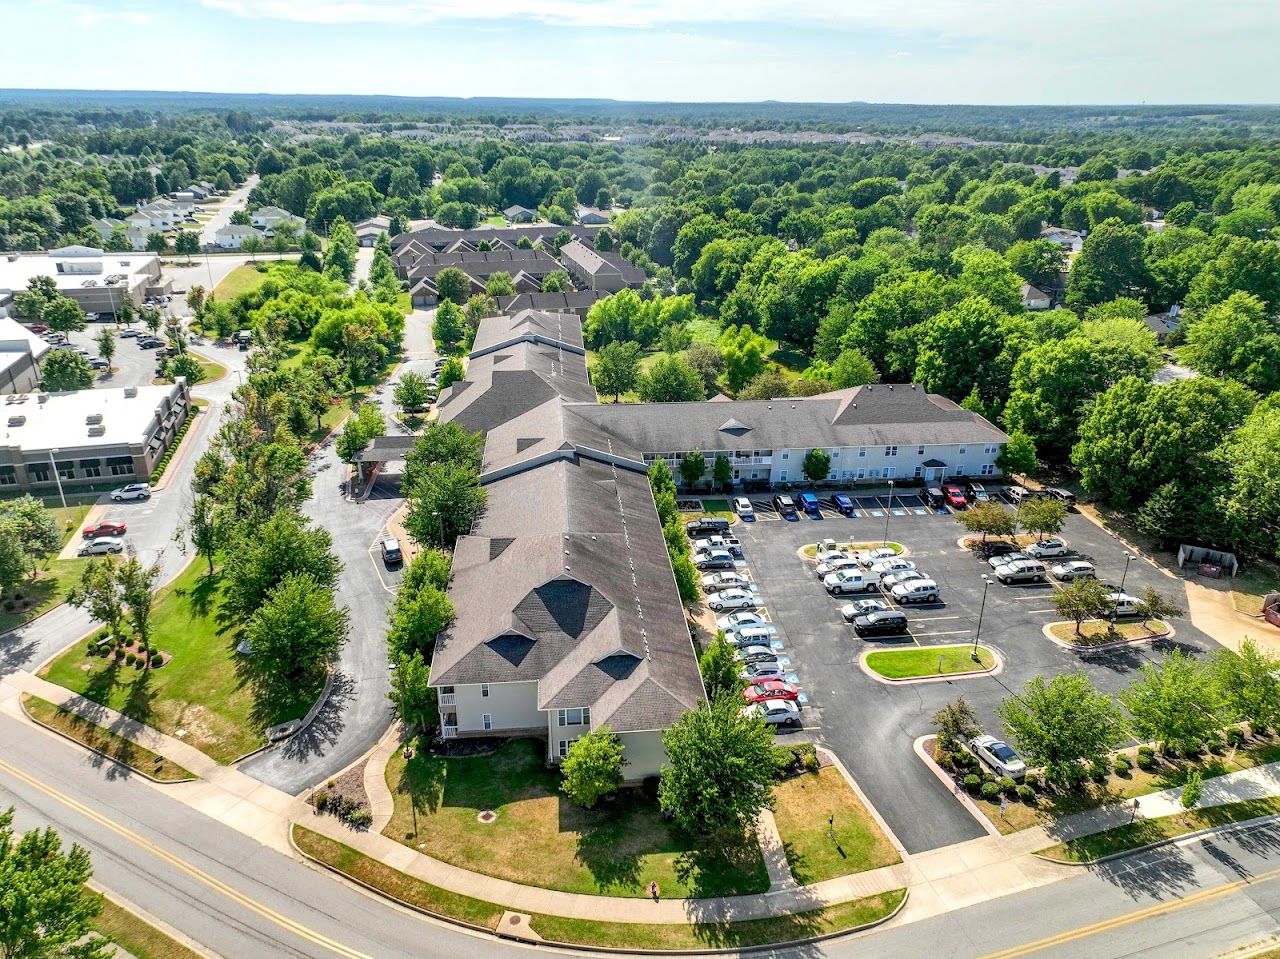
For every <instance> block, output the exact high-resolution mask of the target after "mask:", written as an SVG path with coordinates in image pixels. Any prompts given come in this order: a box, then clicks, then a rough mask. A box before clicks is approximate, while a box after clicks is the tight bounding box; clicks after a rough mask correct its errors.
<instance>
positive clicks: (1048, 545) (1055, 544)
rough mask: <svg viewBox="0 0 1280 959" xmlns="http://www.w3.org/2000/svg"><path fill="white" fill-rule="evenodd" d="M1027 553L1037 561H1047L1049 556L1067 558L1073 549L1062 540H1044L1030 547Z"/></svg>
mask: <svg viewBox="0 0 1280 959" xmlns="http://www.w3.org/2000/svg"><path fill="white" fill-rule="evenodd" d="M1025 552H1026V554H1027V555H1028V556H1034V557H1035V558H1036V559H1045V558H1047V557H1049V556H1066V555H1067V554H1068V553H1070V552H1071V548H1070V547H1069V546H1067V544H1066V543H1064V542H1063V541H1062V540H1060V539H1042V540H1040V542H1038V543H1032V544H1031V545H1030V546H1028V547H1027V548H1026V550H1025Z"/></svg>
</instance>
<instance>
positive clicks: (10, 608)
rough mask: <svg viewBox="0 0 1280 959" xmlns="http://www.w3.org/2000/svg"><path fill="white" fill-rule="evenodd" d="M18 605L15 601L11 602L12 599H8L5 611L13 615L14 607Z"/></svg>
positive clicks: (5, 602) (5, 603)
mask: <svg viewBox="0 0 1280 959" xmlns="http://www.w3.org/2000/svg"><path fill="white" fill-rule="evenodd" d="M17 605H18V604H17V603H15V602H14V601H13V600H11V599H6V600H5V601H4V611H5V612H6V613H12V612H13V607H15V606H17Z"/></svg>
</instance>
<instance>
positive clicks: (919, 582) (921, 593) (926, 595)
mask: <svg viewBox="0 0 1280 959" xmlns="http://www.w3.org/2000/svg"><path fill="white" fill-rule="evenodd" d="M890 594H891V595H892V596H893V600H894V602H896V603H936V602H937V601H938V584H937V583H935V582H934V581H933V580H931V579H913V580H911V581H910V582H907V583H899V584H898V585H897V586H895V587H893V589H892V590H890Z"/></svg>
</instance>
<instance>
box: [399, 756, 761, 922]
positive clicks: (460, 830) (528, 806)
mask: <svg viewBox="0 0 1280 959" xmlns="http://www.w3.org/2000/svg"><path fill="white" fill-rule="evenodd" d="M387 784H388V785H389V786H390V787H391V791H392V794H393V795H394V796H395V804H396V805H395V813H394V815H393V816H392V818H391V822H390V823H389V824H388V826H387V828H386V829H384V830H383V832H384V833H385V834H386V835H387V836H389V837H391V838H392V839H395V840H397V841H399V842H403V843H404V844H405V845H407V846H409V847H411V848H413V849H418V850H419V851H421V852H423V853H425V854H426V855H428V856H433V857H434V858H436V859H441V860H443V861H445V862H449V863H453V864H454V865H457V866H461V867H463V868H466V869H473V870H475V871H476V872H481V873H485V874H486V875H490V876H497V877H499V878H502V879H509V880H512V881H513V882H520V883H526V884H528V885H532V886H544V887H546V888H549V889H561V890H564V891H566V892H576V893H585V894H589V895H610V896H640V897H643V896H645V895H646V891H645V890H646V887H647V886H648V884H649V882H650V880H657V882H658V885H659V887H660V889H661V890H662V895H664V896H666V897H668V898H682V897H689V896H692V897H695V898H700V897H704V896H727V895H738V894H742V893H752V892H763V891H765V890H766V889H768V888H769V879H768V875H767V873H766V872H765V868H764V861H763V860H762V859H761V856H760V850H759V847H758V846H757V845H756V843H755V840H754V837H751V838H750V840H749V841H744V843H743V847H742V849H741V850H737V851H735V853H734V854H733V855H730V856H726V855H723V854H720V853H717V852H706V851H703V850H701V849H699V848H698V845H697V842H696V841H695V840H693V839H691V838H690V837H688V836H685V835H683V834H682V833H681V832H680V831H679V830H678V829H676V827H675V826H674V825H672V824H671V823H668V822H665V821H664V820H663V818H662V815H661V813H660V812H659V811H658V807H657V804H656V803H655V802H653V801H652V800H650V799H648V798H647V797H645V796H644V795H643V794H642V793H641V792H640V791H639V790H634V789H626V790H622V791H621V792H620V793H618V794H617V795H616V796H615V797H614V798H613V799H611V800H608V801H606V802H603V803H601V804H600V805H599V806H598V807H597V808H596V809H594V810H586V809H579V808H578V807H577V806H574V805H573V804H572V803H570V802H569V801H568V800H567V799H566V798H565V797H564V796H563V795H561V794H560V792H559V789H558V785H559V774H558V773H557V772H556V771H555V770H549V769H547V768H546V767H545V766H544V763H543V756H542V747H541V746H540V745H539V744H538V743H536V742H534V741H532V740H527V739H521V740H515V741H513V742H509V743H507V744H506V745H504V746H503V747H502V748H501V749H499V750H498V751H497V752H496V753H494V754H493V755H491V756H485V757H474V758H465V759H441V758H438V757H436V756H432V755H430V754H429V753H426V752H418V753H415V755H414V757H413V759H411V760H409V761H408V762H406V761H405V759H404V757H403V754H402V753H396V754H395V755H394V756H393V757H392V758H391V761H390V762H389V763H388V764H387ZM486 809H488V810H493V811H494V812H496V813H497V814H498V818H497V819H496V820H495V821H494V822H492V823H490V824H488V825H485V824H483V823H480V822H478V821H477V819H476V816H477V815H478V814H479V813H480V812H481V811H482V810H486Z"/></svg>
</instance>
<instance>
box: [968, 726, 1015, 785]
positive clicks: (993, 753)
mask: <svg viewBox="0 0 1280 959" xmlns="http://www.w3.org/2000/svg"><path fill="white" fill-rule="evenodd" d="M969 749H970V750H971V751H972V752H973V754H974V755H975V756H977V757H978V759H979V760H980V761H981V762H982V763H983V764H984V765H986V766H989V767H990V768H991V770H992V772H994V773H996V774H997V775H999V776H1008V777H1009V778H1010V779H1022V778H1023V777H1024V776H1026V774H1027V764H1026V763H1024V762H1023V761H1022V757H1021V756H1019V755H1018V754H1017V753H1016V752H1015V751H1014V749H1013V747H1012V746H1010V745H1009V744H1008V743H1006V742H1005V741H1004V740H1001V739H996V737H995V736H988V735H986V734H983V735H981V736H975V737H974V738H973V739H970V740H969Z"/></svg>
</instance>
